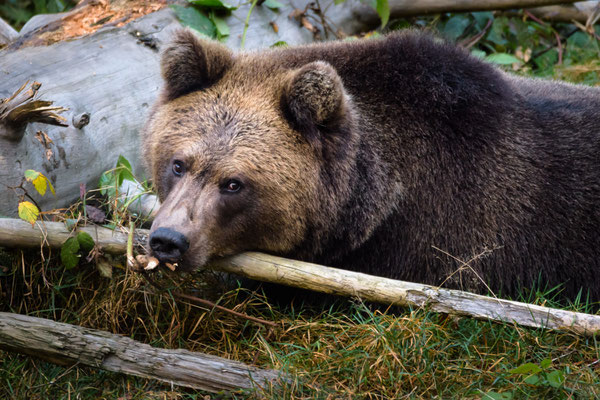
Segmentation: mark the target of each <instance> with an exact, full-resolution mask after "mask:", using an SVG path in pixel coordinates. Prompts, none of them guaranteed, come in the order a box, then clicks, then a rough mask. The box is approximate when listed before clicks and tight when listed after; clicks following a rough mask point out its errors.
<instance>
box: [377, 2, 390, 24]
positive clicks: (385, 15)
mask: <svg viewBox="0 0 600 400" xmlns="http://www.w3.org/2000/svg"><path fill="white" fill-rule="evenodd" d="M375 10H377V14H378V15H379V18H381V27H382V28H383V27H384V26H386V25H387V23H388V21H389V20H390V3H389V2H388V0H375Z"/></svg>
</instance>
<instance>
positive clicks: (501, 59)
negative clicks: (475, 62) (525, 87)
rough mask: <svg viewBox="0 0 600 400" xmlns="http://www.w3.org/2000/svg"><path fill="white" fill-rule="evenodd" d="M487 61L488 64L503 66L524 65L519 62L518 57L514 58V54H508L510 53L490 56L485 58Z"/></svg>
mask: <svg viewBox="0 0 600 400" xmlns="http://www.w3.org/2000/svg"><path fill="white" fill-rule="evenodd" d="M485 61H488V62H491V63H494V64H501V65H508V64H514V63H522V61H521V60H519V59H518V58H517V57H515V56H513V55H512V54H508V53H494V54H490V55H489V56H487V57H485Z"/></svg>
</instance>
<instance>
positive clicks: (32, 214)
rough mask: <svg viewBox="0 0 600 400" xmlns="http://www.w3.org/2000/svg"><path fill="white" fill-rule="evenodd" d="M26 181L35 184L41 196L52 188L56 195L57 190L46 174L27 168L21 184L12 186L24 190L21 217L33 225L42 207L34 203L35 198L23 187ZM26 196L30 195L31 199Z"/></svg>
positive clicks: (19, 209)
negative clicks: (26, 198)
mask: <svg viewBox="0 0 600 400" xmlns="http://www.w3.org/2000/svg"><path fill="white" fill-rule="evenodd" d="M25 182H30V183H31V184H32V185H33V187H34V189H35V190H36V191H37V192H38V193H39V194H40V195H41V196H44V195H45V194H46V191H47V190H48V189H50V191H51V192H52V194H53V195H56V192H55V191H54V186H52V183H51V182H50V180H49V179H48V178H47V177H46V176H45V175H44V174H42V173H41V172H37V171H34V170H32V169H28V170H26V171H25V173H24V177H23V181H21V184H20V185H19V186H17V187H15V188H12V189H20V190H22V191H23V194H22V195H21V199H20V201H19V206H18V213H19V218H21V219H22V220H24V221H27V222H29V223H31V225H32V226H33V224H34V223H35V221H37V219H38V217H39V215H40V209H39V207H38V206H37V205H36V204H34V203H35V201H34V200H33V198H31V196H29V194H28V193H27V190H26V189H25V188H24V187H23V185H24V183H25ZM25 197H28V198H29V199H30V200H31V201H27V200H25Z"/></svg>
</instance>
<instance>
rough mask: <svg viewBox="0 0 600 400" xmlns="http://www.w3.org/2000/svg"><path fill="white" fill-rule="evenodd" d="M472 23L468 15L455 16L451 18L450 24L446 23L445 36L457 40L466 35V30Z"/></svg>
mask: <svg viewBox="0 0 600 400" xmlns="http://www.w3.org/2000/svg"><path fill="white" fill-rule="evenodd" d="M470 23H471V22H470V21H469V17H467V16H466V15H464V14H458V15H455V16H453V17H452V18H450V19H449V20H448V22H446V25H445V26H444V30H443V33H444V36H446V37H447V38H448V39H451V40H456V39H458V38H459V36H460V35H462V34H463V33H464V31H465V29H467V27H468V26H469V24H470Z"/></svg>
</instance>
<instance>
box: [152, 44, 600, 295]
mask: <svg viewBox="0 0 600 400" xmlns="http://www.w3.org/2000/svg"><path fill="white" fill-rule="evenodd" d="M194 64H198V69H197V70H195V69H194V68H193V65H194ZM163 72H164V76H165V79H166V88H165V92H164V93H165V94H164V95H163V98H162V100H161V102H160V103H159V104H158V105H157V106H156V107H155V111H154V113H153V115H152V116H151V119H150V122H149V124H148V129H147V133H146V138H145V151H146V155H147V158H148V159H149V160H150V161H151V169H152V171H153V177H154V180H155V183H156V185H157V187H158V190H159V194H160V196H161V199H162V200H163V202H164V206H163V208H164V210H163V209H161V211H160V214H162V216H161V215H160V214H159V217H158V218H157V221H156V222H155V224H154V226H153V230H155V229H156V228H157V227H160V226H168V227H171V228H173V229H179V230H180V231H182V233H183V234H185V235H186V236H187V237H188V238H189V240H190V242H197V243H198V244H196V245H194V244H191V248H190V250H189V254H188V255H186V257H184V260H183V262H187V263H189V264H193V266H194V267H200V266H202V264H204V263H206V262H207V261H208V260H209V259H211V258H214V257H220V256H225V255H229V254H233V253H236V252H240V251H244V250H259V251H267V252H272V253H276V254H280V255H284V256H288V257H293V258H300V259H303V260H308V261H313V262H318V263H322V264H326V265H330V266H335V267H340V268H345V269H351V270H356V271H361V272H366V273H371V274H375V275H381V276H387V277H391V278H397V279H404V280H410V281H417V282H423V283H429V284H434V285H438V284H441V283H442V282H445V284H444V285H445V286H449V287H459V288H465V289H469V290H476V291H483V290H485V285H484V284H483V283H482V282H481V280H480V278H481V279H483V280H484V281H485V283H486V284H487V285H489V287H491V288H492V289H493V290H494V291H495V292H501V293H502V294H515V293H516V292H517V290H518V289H519V287H521V286H524V287H530V286H531V285H532V284H533V283H534V282H536V281H538V280H539V282H540V283H541V284H542V285H546V284H547V285H549V286H555V285H558V284H564V288H565V293H566V294H567V295H569V296H574V295H575V294H576V293H577V292H578V291H579V290H580V289H583V290H584V291H588V290H589V291H590V293H591V294H592V295H593V296H594V298H596V299H600V281H598V280H597V279H596V271H597V270H598V269H599V268H600V209H599V207H598V205H599V204H600V113H599V112H598V110H600V89H595V88H586V87H581V86H574V85H568V84H562V83H556V82H549V81H542V80H531V79H523V78H516V77H512V76H509V75H507V74H505V73H503V72H501V71H499V70H497V69H496V68H494V67H493V66H491V65H489V64H487V63H484V62H482V61H480V60H477V59H475V58H473V57H471V56H470V55H468V54H467V53H466V52H465V51H464V50H462V49H459V48H456V47H454V46H453V45H449V44H446V43H442V42H440V41H438V40H436V39H433V38H431V37H430V36H428V35H424V34H420V33H414V32H404V33H398V34H393V35H390V36H387V37H385V38H382V39H374V40H362V41H356V42H351V43H327V44H321V45H313V46H305V47H298V48H288V49H277V50H268V51H264V52H260V53H241V54H237V55H232V54H230V53H229V52H228V51H227V50H225V49H224V48H221V47H217V45H215V44H213V43H210V44H209V43H207V42H200V41H196V39H194V38H193V37H191V36H189V33H182V34H180V35H179V37H178V39H177V40H176V41H175V43H174V44H173V45H172V47H170V48H169V50H167V51H166V53H165V58H164V61H163ZM186 82H188V83H189V85H188V84H186ZM177 157H180V158H182V157H183V158H185V159H186V160H187V161H186V165H188V164H189V168H188V169H187V171H186V175H185V176H184V177H183V178H177V179H175V178H173V176H171V175H172V173H171V170H172V168H171V164H172V162H173V160H174V159H175V158H177ZM234 175H236V176H237V175H243V177H242V178H239V179H240V180H242V181H244V182H248V184H247V185H244V190H243V191H241V192H240V193H238V195H237V197H235V196H234V197H231V196H230V197H223V196H224V195H223V190H221V192H218V191H217V189H215V187H217V186H219V185H222V182H223V181H227V179H230V178H231V177H232V176H234ZM236 179H237V178H236ZM227 182H228V181H227ZM219 187H221V186H219ZM219 193H220V194H219ZM227 195H228V193H227ZM244 196H245V197H244ZM236 202H237V203H236ZM173 221H175V222H173ZM463 261H464V262H469V268H464V269H463V270H462V271H461V272H459V273H456V274H453V273H454V272H456V271H457V270H458V269H459V268H460V267H464V264H463Z"/></svg>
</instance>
